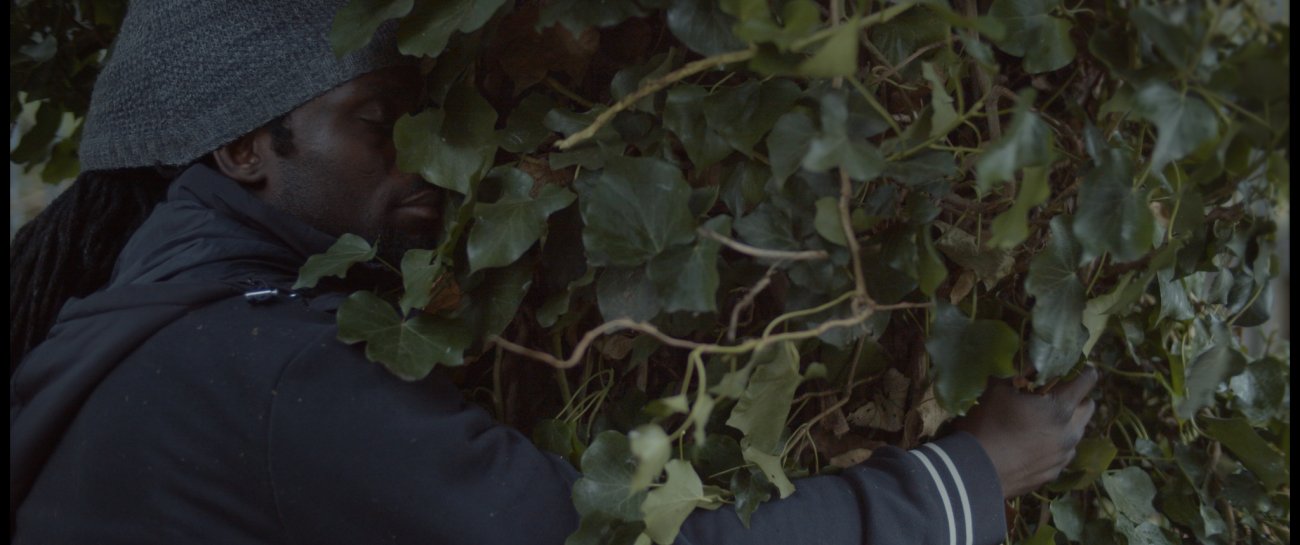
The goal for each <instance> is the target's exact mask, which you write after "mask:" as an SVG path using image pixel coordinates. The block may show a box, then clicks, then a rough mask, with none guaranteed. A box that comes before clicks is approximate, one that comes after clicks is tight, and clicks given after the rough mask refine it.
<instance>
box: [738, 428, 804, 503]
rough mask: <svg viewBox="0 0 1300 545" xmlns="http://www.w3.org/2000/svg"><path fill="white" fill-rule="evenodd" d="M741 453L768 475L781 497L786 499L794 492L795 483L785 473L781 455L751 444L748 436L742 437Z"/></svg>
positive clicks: (765, 475) (746, 459) (769, 480)
mask: <svg viewBox="0 0 1300 545" xmlns="http://www.w3.org/2000/svg"><path fill="white" fill-rule="evenodd" d="M740 453H741V455H742V456H744V458H745V461H746V462H749V463H751V464H754V465H755V466H757V467H758V469H759V471H761V472H762V473H763V476H764V477H767V480H768V482H771V483H772V485H773V486H776V490H777V493H778V495H779V497H780V498H781V499H785V498H787V497H789V496H790V494H793V493H794V483H792V482H790V477H788V476H786V474H785V468H783V467H781V456H779V455H777V454H773V453H771V452H767V451H763V450H760V449H759V448H757V447H755V446H754V445H752V444H750V441H749V438H748V437H746V438H744V439H741V441H740Z"/></svg>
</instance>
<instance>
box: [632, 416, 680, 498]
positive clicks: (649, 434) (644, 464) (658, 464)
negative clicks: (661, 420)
mask: <svg viewBox="0 0 1300 545" xmlns="http://www.w3.org/2000/svg"><path fill="white" fill-rule="evenodd" d="M627 438H628V444H629V448H630V449H631V451H632V456H634V457H635V458H636V462H637V463H636V472H635V473H633V474H632V480H631V483H630V484H629V485H628V486H629V487H630V488H631V489H632V491H634V492H637V491H641V490H645V489H647V488H650V483H652V482H654V480H655V478H656V477H658V476H659V473H661V472H662V471H663V470H664V464H666V463H668V458H670V457H671V456H672V442H671V441H669V439H668V434H666V433H664V429H663V428H661V427H659V426H658V425H657V424H645V425H642V426H639V427H637V429H634V430H632V431H630V432H628V434H627ZM671 478H672V475H671V470H670V474H669V479H671ZM650 495H651V496H654V493H651V494H650ZM643 508H644V506H643ZM646 513H647V516H646V520H647V522H649V511H648V510H647V511H646Z"/></svg>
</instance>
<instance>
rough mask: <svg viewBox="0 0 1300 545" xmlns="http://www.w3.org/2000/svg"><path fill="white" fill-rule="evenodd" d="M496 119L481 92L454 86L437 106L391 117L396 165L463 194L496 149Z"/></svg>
mask: <svg viewBox="0 0 1300 545" xmlns="http://www.w3.org/2000/svg"><path fill="white" fill-rule="evenodd" d="M496 118H497V114H496V111H495V110H493V109H492V106H491V105H490V104H488V102H487V101H486V100H484V99H483V97H481V96H479V95H478V93H477V92H475V91H474V90H473V89H471V88H468V87H466V86H464V85H457V86H456V87H453V88H452V90H451V92H450V93H449V94H448V96H447V100H446V103H445V105H444V107H443V109H441V110H426V111H424V112H421V113H420V114H418V115H415V116H410V115H405V116H402V117H401V119H398V120H397V124H396V126H395V127H394V128H393V143H394V144H395V145H396V146H397V167H398V168H400V169H402V170H403V171H405V172H418V173H420V175H421V176H423V177H424V179H425V180H428V181H429V182H430V183H432V184H434V185H436V186H439V187H444V188H447V189H450V190H452V191H456V192H458V193H461V194H466V195H467V194H469V193H470V190H471V188H472V187H474V186H475V185H476V184H477V183H478V180H479V179H480V178H481V177H482V174H483V172H484V171H486V170H487V167H488V166H490V165H491V163H492V157H493V156H494V155H495V154H496V137H495V135H494V133H493V125H494V124H495V123H496Z"/></svg>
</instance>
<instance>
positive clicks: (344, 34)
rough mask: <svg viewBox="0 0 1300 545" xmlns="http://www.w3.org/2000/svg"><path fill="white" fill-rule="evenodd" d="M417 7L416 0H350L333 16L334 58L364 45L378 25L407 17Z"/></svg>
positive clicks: (331, 44)
mask: <svg viewBox="0 0 1300 545" xmlns="http://www.w3.org/2000/svg"><path fill="white" fill-rule="evenodd" d="M414 6H415V2H414V0H351V1H349V2H348V5H346V6H343V8H342V9H340V10H339V12H338V14H336V15H335V16H334V23H333V25H331V26H330V49H331V50H333V51H334V56H335V57H342V56H344V55H347V54H348V53H351V52H353V51H356V50H358V49H361V48H363V47H365V46H366V44H368V43H370V39H371V37H373V36H374V35H375V30H378V29H379V25H381V24H383V23H384V21H387V20H389V19H396V18H398V17H404V16H406V14H407V13H410V12H411V8H412V7H414Z"/></svg>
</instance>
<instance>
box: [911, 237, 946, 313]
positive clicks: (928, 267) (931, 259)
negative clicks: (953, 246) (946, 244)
mask: <svg viewBox="0 0 1300 545" xmlns="http://www.w3.org/2000/svg"><path fill="white" fill-rule="evenodd" d="M916 247H917V252H916V282H917V287H918V288H920V289H921V293H923V294H925V295H926V296H927V297H933V296H934V290H936V289H938V287H939V284H942V283H943V281H944V279H946V278H948V267H947V266H945V265H944V264H943V259H941V258H940V257H939V252H938V251H936V250H935V249H934V242H932V241H931V240H930V227H929V226H928V225H922V226H919V227H917V229H916Z"/></svg>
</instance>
